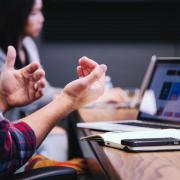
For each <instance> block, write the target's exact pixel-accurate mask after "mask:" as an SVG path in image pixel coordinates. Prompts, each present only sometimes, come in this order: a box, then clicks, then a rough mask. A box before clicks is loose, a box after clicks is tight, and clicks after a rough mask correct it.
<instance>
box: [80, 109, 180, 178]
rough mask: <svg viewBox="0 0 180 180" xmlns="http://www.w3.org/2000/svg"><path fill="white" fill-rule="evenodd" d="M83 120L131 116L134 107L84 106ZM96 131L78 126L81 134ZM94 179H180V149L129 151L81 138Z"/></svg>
mask: <svg viewBox="0 0 180 180" xmlns="http://www.w3.org/2000/svg"><path fill="white" fill-rule="evenodd" d="M79 115H80V120H81V121H85V122H89V121H96V120H99V121H100V120H102V119H103V120H104V119H106V120H110V119H111V120H118V119H132V118H134V117H135V116H136V115H137V110H135V109H131V110H130V109H129V110H128V109H124V110H123V109H104V110H103V109H97V108H95V109H81V110H79ZM94 133H99V132H97V131H91V130H87V129H80V128H78V136H79V137H82V136H86V135H91V134H94ZM80 146H81V149H82V152H83V155H84V157H85V158H86V160H87V163H88V167H89V169H90V171H91V172H92V174H93V179H98V180H101V179H111V180H116V179H122V180H180V152H178V151H171V152H147V153H129V152H124V151H122V150H118V149H113V148H109V147H105V146H101V145H99V144H98V143H96V142H84V141H83V142H80Z"/></svg>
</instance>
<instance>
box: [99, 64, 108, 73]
mask: <svg viewBox="0 0 180 180" xmlns="http://www.w3.org/2000/svg"><path fill="white" fill-rule="evenodd" d="M100 68H101V69H102V70H103V71H104V72H106V71H107V66H106V65H105V64H101V65H100Z"/></svg>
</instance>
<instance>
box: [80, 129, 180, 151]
mask: <svg viewBox="0 0 180 180" xmlns="http://www.w3.org/2000/svg"><path fill="white" fill-rule="evenodd" d="M81 140H82V141H96V142H100V143H102V144H103V145H105V146H109V147H113V148H117V149H122V150H126V151H136V152H139V151H165V150H180V130H177V129H161V130H149V131H139V132H107V133H103V134H97V135H91V136H86V137H82V138H81Z"/></svg>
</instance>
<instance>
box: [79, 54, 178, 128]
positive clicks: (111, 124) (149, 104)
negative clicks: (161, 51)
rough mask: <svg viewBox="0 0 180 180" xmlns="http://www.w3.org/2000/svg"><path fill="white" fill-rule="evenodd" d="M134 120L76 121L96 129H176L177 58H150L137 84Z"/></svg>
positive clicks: (81, 125)
mask: <svg viewBox="0 0 180 180" xmlns="http://www.w3.org/2000/svg"><path fill="white" fill-rule="evenodd" d="M141 95H142V96H143V100H142V102H141V104H140V110H139V113H138V117H137V120H128V121H124V122H123V121H122V120H121V121H108V120H107V121H103V122H92V123H78V124H77V127H80V128H89V129H93V130H99V131H122V132H124V131H125V132H126V131H144V130H152V129H168V128H174V129H180V57H156V56H153V57H152V58H151V61H150V64H149V66H148V69H147V72H146V75H145V78H144V81H143V83H142V87H141Z"/></svg>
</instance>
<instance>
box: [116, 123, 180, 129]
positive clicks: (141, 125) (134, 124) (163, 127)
mask: <svg viewBox="0 0 180 180" xmlns="http://www.w3.org/2000/svg"><path fill="white" fill-rule="evenodd" d="M120 124H122V125H123V124H124V125H128V126H139V127H148V128H157V129H167V128H175V129H180V127H178V126H170V125H166V126H163V125H159V124H147V123H137V122H126V123H120Z"/></svg>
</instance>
